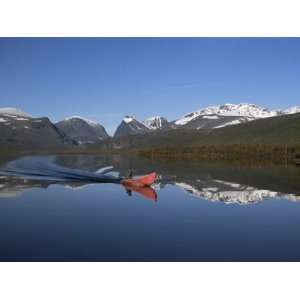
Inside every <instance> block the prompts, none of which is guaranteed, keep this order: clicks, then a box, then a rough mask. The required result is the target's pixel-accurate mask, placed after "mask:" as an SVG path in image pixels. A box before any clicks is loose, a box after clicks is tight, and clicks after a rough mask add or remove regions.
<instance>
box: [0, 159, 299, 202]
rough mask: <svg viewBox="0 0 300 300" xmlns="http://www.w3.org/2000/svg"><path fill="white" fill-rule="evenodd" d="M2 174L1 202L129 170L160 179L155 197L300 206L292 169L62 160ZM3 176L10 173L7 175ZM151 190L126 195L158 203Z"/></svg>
mask: <svg viewBox="0 0 300 300" xmlns="http://www.w3.org/2000/svg"><path fill="white" fill-rule="evenodd" d="M108 167H109V168H108ZM112 168H113V169H112ZM73 169H76V171H74V170H73ZM1 170H2V175H1V176H0V197H2V198H8V197H18V196H20V195H22V194H23V193H24V192H26V191H27V190H29V189H32V188H43V189H47V188H48V187H49V186H50V185H53V184H56V185H62V186H64V187H66V188H71V189H83V188H85V187H87V186H89V185H91V184H98V183H95V180H93V176H96V178H97V174H99V172H100V173H101V172H104V173H106V174H108V176H111V178H118V176H119V175H120V176H126V174H128V170H133V172H134V174H135V175H142V174H145V173H149V172H150V171H156V172H157V173H158V174H159V178H158V180H157V182H156V183H155V184H154V185H153V186H152V187H153V189H154V190H156V191H158V194H159V190H161V189H164V188H165V187H167V186H174V187H176V188H178V190H180V191H183V192H185V193H188V194H189V195H191V196H193V197H196V198H201V199H206V200H209V201H213V202H216V201H220V202H223V203H226V204H240V205H245V204H254V203H258V202H261V201H263V200H266V199H270V198H281V199H287V200H290V201H300V176H299V175H300V172H299V169H298V168H296V167H293V166H289V167H287V166H256V167H246V166H241V165H232V164H231V165H226V164H220V163H218V164H211V163H210V164H208V163H199V162H198V163H196V162H176V163H174V162H153V161H151V162H150V161H144V160H141V159H138V158H133V157H121V156H111V157H103V156H85V155H65V156H42V157H41V156H37V157H25V158H24V157H23V158H19V159H17V160H13V161H9V162H6V163H3V164H2V166H1ZM7 170H10V171H12V170H13V171H14V172H11V173H10V174H9V173H7ZM62 170H63V175H64V176H62ZM4 171H5V172H4ZM58 171H60V172H58ZM0 172H1V171H0ZM66 172H68V176H65V175H66ZM70 174H71V175H70ZM11 175H13V176H11ZM153 189H141V190H136V189H131V190H127V193H128V195H131V194H132V192H136V193H139V194H140V195H141V196H143V197H146V198H149V199H152V200H156V198H157V195H156V193H155V192H154V191H153Z"/></svg>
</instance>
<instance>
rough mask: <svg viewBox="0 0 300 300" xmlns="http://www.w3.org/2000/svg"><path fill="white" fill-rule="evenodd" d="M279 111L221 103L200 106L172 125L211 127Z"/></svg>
mask: <svg viewBox="0 0 300 300" xmlns="http://www.w3.org/2000/svg"><path fill="white" fill-rule="evenodd" d="M280 114H282V112H281V111H277V110H276V111H274V110H268V109H267V108H263V107H260V106H257V105H255V104H248V103H240V104H231V103H227V104H223V105H215V106H208V107H205V108H201V109H200V110H197V111H195V112H191V113H189V114H186V115H184V116H183V117H182V118H180V119H178V120H176V121H175V122H174V125H175V126H177V127H181V126H182V127H184V128H190V129H212V128H220V127H225V126H229V125H235V124H240V123H243V122H248V121H253V120H256V119H261V118H269V117H275V116H278V115H280Z"/></svg>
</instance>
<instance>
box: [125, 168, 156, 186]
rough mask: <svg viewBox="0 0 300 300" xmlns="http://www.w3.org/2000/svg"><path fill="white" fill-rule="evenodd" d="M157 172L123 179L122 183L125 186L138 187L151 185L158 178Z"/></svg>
mask: <svg viewBox="0 0 300 300" xmlns="http://www.w3.org/2000/svg"><path fill="white" fill-rule="evenodd" d="M156 177H157V176H156V173H155V172H153V173H150V174H148V175H145V176H142V177H139V178H135V179H123V180H122V181H121V183H122V184H123V185H124V186H129V187H136V188H141V187H149V186H151V184H153V183H154V181H155V180H156Z"/></svg>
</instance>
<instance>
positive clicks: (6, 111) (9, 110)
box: [0, 107, 31, 118]
mask: <svg viewBox="0 0 300 300" xmlns="http://www.w3.org/2000/svg"><path fill="white" fill-rule="evenodd" d="M0 114H1V115H8V116H19V117H27V118H30V117H31V116H30V115H28V114H27V113H25V112H23V111H22V110H20V109H18V108H14V107H2V108H0Z"/></svg>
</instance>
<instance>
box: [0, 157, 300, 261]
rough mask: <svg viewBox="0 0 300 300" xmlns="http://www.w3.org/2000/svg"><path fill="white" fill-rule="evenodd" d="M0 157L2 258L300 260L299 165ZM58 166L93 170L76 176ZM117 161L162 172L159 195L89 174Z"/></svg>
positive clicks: (117, 168) (118, 165)
mask: <svg viewBox="0 0 300 300" xmlns="http://www.w3.org/2000/svg"><path fill="white" fill-rule="evenodd" d="M0 164H1V170H2V173H1V175H0V244H1V247H0V261H299V260H300V234H299V233H300V168H296V167H294V166H251V167H249V166H248V167H247V166H242V165H240V164H220V163H218V164H217V163H210V164H209V163H199V162H198V163H196V162H153V161H145V160H140V159H137V158H125V157H120V156H114V157H109V158H107V157H100V156H74V155H72V156H35V157H34V156H32V157H22V158H18V159H14V160H13V159H12V158H8V157H1V160H0ZM56 166H58V168H67V169H65V170H69V169H77V170H80V171H76V172H77V173H76V174H78V172H81V171H84V172H83V173H82V174H83V175H82V177H80V178H77V179H76V180H74V178H73V179H72V178H71V179H70V177H68V178H66V177H65V176H61V174H58V173H57V172H56V171H57V167H56ZM108 166H113V167H114V169H113V170H111V173H109V174H111V175H112V176H117V175H118V173H119V174H120V175H121V176H124V175H126V174H127V173H128V171H129V170H130V169H132V170H133V172H134V174H135V175H139V174H145V173H149V172H151V171H153V170H154V171H156V172H157V173H158V174H159V180H158V181H157V182H156V183H155V185H154V186H153V194H151V193H150V194H149V193H148V192H146V193H144V192H141V193H137V192H134V191H132V192H129V191H126V190H125V189H124V187H122V186H121V185H119V184H113V183H105V184H104V183H97V182H93V181H92V182H91V181H90V180H88V179H86V177H84V174H87V171H88V172H93V173H94V172H97V171H99V170H100V171H101V170H102V171H103V168H106V167H108ZM7 171H10V172H11V173H10V175H9V174H8V173H7ZM12 171H13V172H12ZM69 172H72V170H69ZM11 175H13V176H11ZM154 194H156V195H157V199H155V197H153V196H151V195H154Z"/></svg>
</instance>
